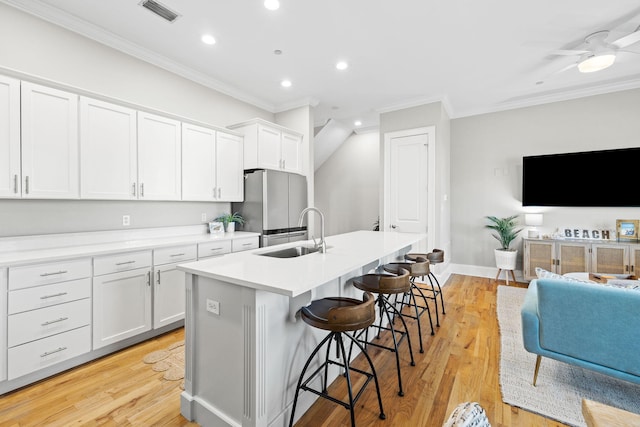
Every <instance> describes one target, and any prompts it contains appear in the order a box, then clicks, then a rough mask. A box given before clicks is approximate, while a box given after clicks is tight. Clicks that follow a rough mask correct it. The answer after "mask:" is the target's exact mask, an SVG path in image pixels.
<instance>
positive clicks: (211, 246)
mask: <svg viewBox="0 0 640 427" xmlns="http://www.w3.org/2000/svg"><path fill="white" fill-rule="evenodd" d="M228 253H231V240H220V241H214V242H206V243H198V259H205V258H211V257H214V256H219V255H224V254H228Z"/></svg>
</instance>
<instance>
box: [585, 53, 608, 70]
mask: <svg viewBox="0 0 640 427" xmlns="http://www.w3.org/2000/svg"><path fill="white" fill-rule="evenodd" d="M615 61H616V56H615V55H614V54H613V53H606V54H603V55H594V56H590V57H588V58H587V59H585V60H584V61H581V62H580V63H579V64H578V70H580V72H581V73H593V72H595V71H600V70H604V69H605V68H609V67H610V66H612V65H613V63H614V62H615Z"/></svg>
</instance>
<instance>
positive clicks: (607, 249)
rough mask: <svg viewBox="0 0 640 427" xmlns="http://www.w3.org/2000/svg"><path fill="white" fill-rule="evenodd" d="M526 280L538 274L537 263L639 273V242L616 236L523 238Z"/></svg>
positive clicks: (561, 270)
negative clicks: (601, 238) (609, 238)
mask: <svg viewBox="0 0 640 427" xmlns="http://www.w3.org/2000/svg"><path fill="white" fill-rule="evenodd" d="M523 240H524V245H523V246H524V251H523V252H524V254H523V257H524V260H523V263H522V264H523V275H524V279H525V280H533V279H535V278H536V270H535V269H536V267H540V268H544V269H545V270H548V271H551V272H553V273H557V274H566V273H573V272H588V273H611V274H634V275H635V274H636V273H637V270H636V269H637V268H640V243H630V242H618V241H616V240H585V239H526V238H525V239H523Z"/></svg>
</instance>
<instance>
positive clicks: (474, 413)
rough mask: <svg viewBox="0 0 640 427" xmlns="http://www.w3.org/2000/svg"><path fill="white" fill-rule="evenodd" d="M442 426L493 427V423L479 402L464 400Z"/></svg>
mask: <svg viewBox="0 0 640 427" xmlns="http://www.w3.org/2000/svg"><path fill="white" fill-rule="evenodd" d="M442 427H491V424H490V423H489V419H487V414H486V413H485V412H484V408H483V407H482V406H480V404H479V403H478V402H464V403H461V404H459V405H458V406H456V408H455V409H454V410H453V412H452V413H451V415H450V416H449V419H448V420H447V421H446V422H445V423H444V424H443V425H442Z"/></svg>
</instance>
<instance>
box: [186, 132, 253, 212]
mask: <svg viewBox="0 0 640 427" xmlns="http://www.w3.org/2000/svg"><path fill="white" fill-rule="evenodd" d="M242 153H243V150H242V138H241V137H238V136H235V135H231V134H227V133H224V132H219V131H215V130H213V129H209V128H205V127H202V126H197V125H193V124H189V123H183V124H182V200H196V201H226V202H236V201H242V200H243V197H244V194H243V193H244V187H243V185H244V180H243V157H242Z"/></svg>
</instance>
